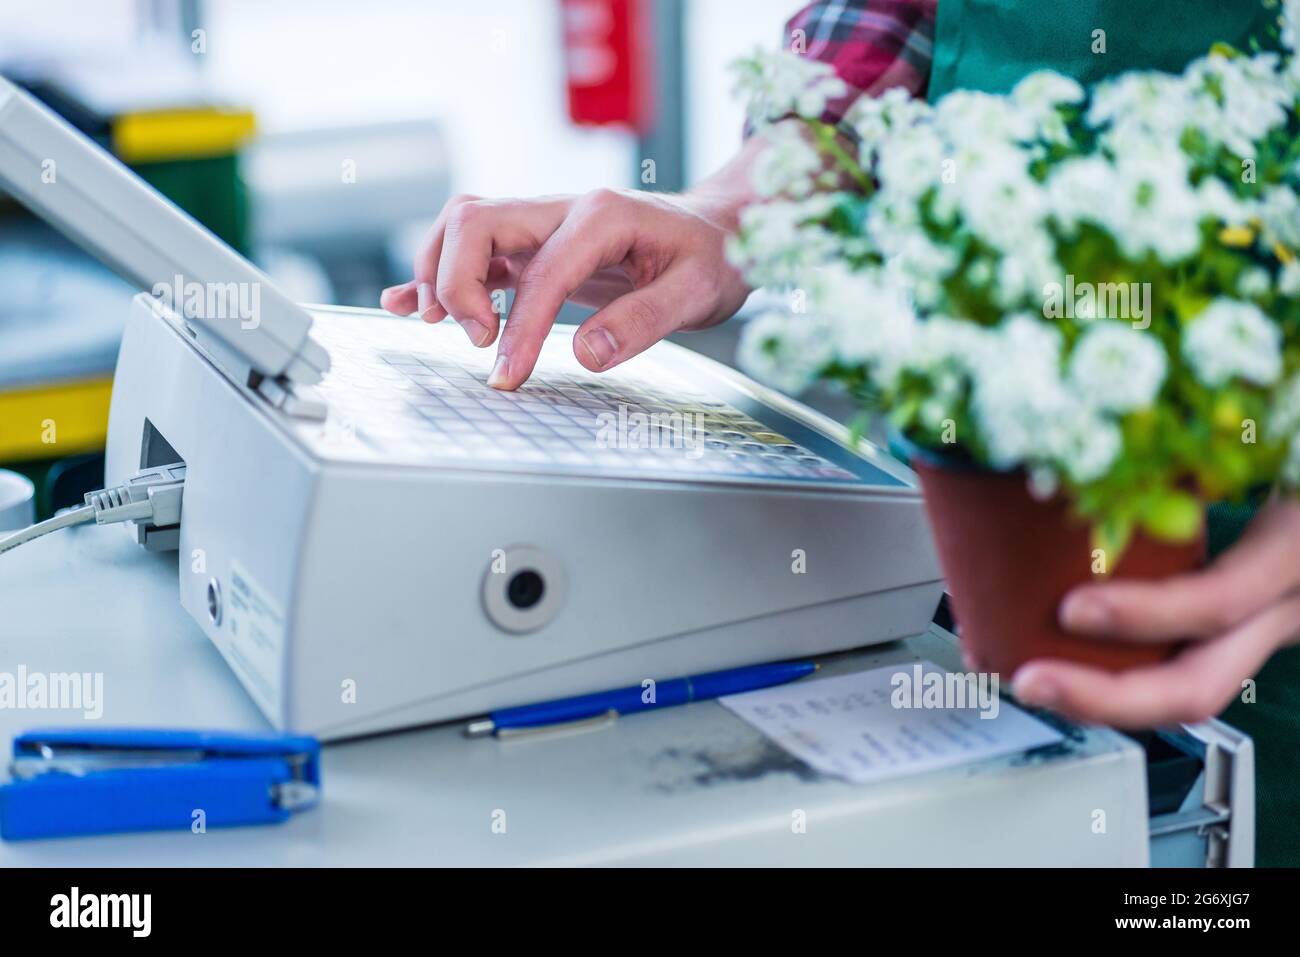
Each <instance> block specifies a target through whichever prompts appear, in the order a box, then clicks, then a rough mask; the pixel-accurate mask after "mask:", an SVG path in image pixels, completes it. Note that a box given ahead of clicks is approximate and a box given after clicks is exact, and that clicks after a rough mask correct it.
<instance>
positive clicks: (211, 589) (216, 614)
mask: <svg viewBox="0 0 1300 957" xmlns="http://www.w3.org/2000/svg"><path fill="white" fill-rule="evenodd" d="M208 617H209V618H211V619H212V623H213V624H214V625H216V626H217V627H220V626H221V584H220V583H219V582H218V581H217V580H216V579H215V578H213V579H211V580H209V582H208Z"/></svg>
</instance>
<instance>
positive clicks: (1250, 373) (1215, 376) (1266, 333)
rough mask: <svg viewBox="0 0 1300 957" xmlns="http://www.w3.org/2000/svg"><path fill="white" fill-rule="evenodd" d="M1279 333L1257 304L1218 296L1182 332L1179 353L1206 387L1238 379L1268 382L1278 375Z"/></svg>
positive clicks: (1280, 343) (1279, 360)
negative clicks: (1180, 352)
mask: <svg viewBox="0 0 1300 957" xmlns="http://www.w3.org/2000/svg"><path fill="white" fill-rule="evenodd" d="M1281 346H1282V333H1281V332H1280V331H1279V329H1278V327H1277V326H1276V325H1275V324H1274V323H1273V322H1272V321H1271V320H1270V319H1269V318H1268V317H1267V316H1266V315H1264V313H1263V312H1261V311H1260V309H1259V307H1258V306H1255V305H1254V304H1252V303H1248V302H1238V301H1236V300H1233V299H1226V298H1222V297H1220V298H1218V299H1215V300H1214V301H1213V302H1211V303H1210V304H1209V306H1207V307H1206V308H1205V310H1204V311H1202V312H1201V313H1200V315H1198V316H1197V317H1196V318H1195V319H1193V320H1192V321H1191V324H1190V325H1189V326H1188V327H1187V329H1186V331H1185V332H1184V333H1183V355H1184V356H1185V357H1186V358H1187V361H1188V362H1189V363H1190V364H1191V366H1192V370H1193V371H1194V372H1195V373H1196V377H1197V378H1198V379H1200V380H1201V382H1202V383H1204V384H1205V385H1207V386H1209V387H1210V388H1218V387H1219V386H1221V385H1224V384H1225V383H1226V382H1228V381H1229V380H1230V379H1233V378H1241V379H1245V380H1246V381H1247V382H1253V383H1255V384H1256V385H1271V384H1272V383H1274V382H1276V381H1277V378H1278V376H1279V375H1281V374H1282V352H1281Z"/></svg>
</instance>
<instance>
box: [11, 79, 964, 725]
mask: <svg viewBox="0 0 1300 957" xmlns="http://www.w3.org/2000/svg"><path fill="white" fill-rule="evenodd" d="M0 186H3V188H4V189H5V190H6V191H8V192H9V193H11V194H12V195H13V196H14V197H16V198H17V199H18V200H19V201H20V202H22V203H24V204H25V205H26V206H28V207H29V208H30V209H32V210H33V211H34V212H36V213H37V214H39V215H41V216H42V217H43V218H45V219H46V220H48V221H49V222H50V223H51V224H53V225H54V226H55V227H57V228H59V229H60V230H62V231H63V232H65V233H66V234H68V235H69V236H70V237H71V238H73V239H75V240H76V241H77V242H79V243H80V244H81V245H83V246H84V247H85V248H86V249H87V250H88V251H90V252H91V253H92V254H94V255H95V256H97V257H98V258H100V259H101V260H103V261H104V262H105V263H107V264H108V265H109V266H111V267H112V268H114V269H115V270H116V271H117V272H119V273H120V274H121V275H122V276H124V277H125V278H127V279H128V280H130V281H131V282H133V283H134V284H135V285H136V286H137V288H139V289H140V290H142V292H141V294H140V295H139V296H137V297H136V299H135V300H134V302H133V305H132V307H131V312H130V316H129V318H128V321H127V324H126V329H125V334H124V338H123V341H122V346H121V351H120V355H119V359H118V363H117V370H116V375H115V380H114V388H113V397H112V405H111V413H110V420H109V435H108V447H107V476H106V478H107V482H108V484H109V485H119V484H122V483H127V482H129V481H130V480H131V479H132V476H135V475H137V474H138V473H140V472H141V471H142V470H149V469H155V468H162V467H168V468H170V467H181V466H183V467H184V472H183V473H179V472H177V473H176V474H183V475H184V477H185V478H184V499H183V506H182V509H181V512H180V517H179V521H177V522H174V523H172V524H170V525H159V524H157V523H148V522H140V523H136V524H135V526H134V527H133V528H132V529H131V531H132V533H133V534H134V535H135V536H136V538H137V540H138V542H139V543H140V545H141V546H143V547H145V548H148V549H153V550H166V549H176V550H179V553H180V555H179V561H178V567H179V593H180V603H181V605H182V606H183V608H184V609H185V611H186V612H187V613H188V614H189V616H190V617H192V618H193V619H194V621H195V622H196V623H197V624H198V626H199V627H200V628H201V629H202V630H203V632H204V633H205V634H206V635H207V636H208V638H209V639H211V641H212V642H213V643H214V644H215V645H216V647H217V648H218V649H219V650H220V652H221V654H222V656H223V657H224V659H225V660H226V662H228V664H229V666H230V667H231V668H232V669H233V671H234V672H235V674H236V675H238V677H239V679H240V681H241V683H242V684H243V686H244V687H245V688H246V689H247V691H248V694H249V695H250V696H251V697H252V699H253V700H254V701H255V702H256V703H257V705H258V707H259V708H260V709H261V711H262V712H263V713H264V714H265V716H266V717H267V719H268V720H269V721H270V722H271V723H272V724H273V725H275V726H276V727H277V728H282V729H286V730H292V731H296V732H305V733H311V734H315V735H318V736H320V737H322V738H326V739H330V738H344V737H351V736H356V735H362V734H368V733H373V732H378V731H383V730H386V729H391V728H397V727H404V726H410V725H417V724H425V723H429V722H435V721H440V720H445V719H451V718H455V717H458V716H463V715H470V714H475V713H481V712H483V711H486V710H489V709H493V708H500V707H505V706H510V705H515V704H522V703H526V702H530V701H538V700H546V699H550V698H556V697H561V696H565V695H570V694H577V693H582V692H588V691H595V690H600V689H604V688H611V687H617V686H622V685H628V684H634V683H638V682H640V681H642V680H644V679H646V678H659V677H672V676H677V675H685V674H691V673H696V672H701V671H708V670H711V669H720V668H726V667H733V666H740V665H744V664H748V663H754V662H761V661H770V660H776V659H782V658H794V657H806V656H810V655H814V654H820V653H827V652H834V651H837V650H841V649H846V648H850V647H859V646H863V645H870V644H873V643H879V642H886V641H890V640H892V639H896V638H901V637H904V636H908V635H914V634H917V633H918V632H922V631H924V630H925V628H926V627H927V625H928V623H929V621H930V619H931V616H932V615H933V613H934V611H935V607H936V604H937V603H938V601H939V598H940V596H941V594H942V582H941V576H940V572H939V568H938V565H937V562H936V559H935V555H934V552H933V550H932V547H931V544H930V538H929V534H928V529H927V526H926V521H925V516H924V511H923V508H922V503H921V499H920V495H919V493H918V491H917V489H916V487H915V485H914V484H913V481H912V477H911V473H910V472H909V471H908V469H907V468H906V467H904V466H903V465H901V464H900V463H898V462H896V461H894V460H892V459H891V458H889V457H888V456H887V455H885V454H883V453H882V452H881V451H879V450H877V449H875V448H874V447H872V446H871V445H869V444H867V443H865V442H861V441H857V440H854V439H852V438H851V437H850V436H849V434H848V433H847V432H846V430H844V429H843V428H842V427H841V426H839V425H837V424H835V423H833V422H831V421H829V420H827V419H825V418H823V417H821V416H819V415H817V414H816V413H814V412H812V411H811V410H809V409H807V408H805V407H803V406H802V405H800V404H798V403H796V402H794V401H792V400H791V399H789V398H787V397H784V396H782V395H780V394H778V393H776V392H773V391H771V390H768V389H765V388H763V387H762V386H760V385H758V384H757V383H754V382H752V381H750V380H748V379H747V378H745V377H743V376H741V375H739V374H737V373H736V372H734V371H731V370H730V369H728V368H726V367H724V366H722V365H720V364H718V363H715V362H713V361H710V360H707V359H705V358H702V357H701V356H699V355H697V354H695V353H692V352H690V351H688V350H686V349H683V348H681V347H678V346H676V345H672V344H669V343H661V344H659V345H656V346H655V347H653V348H651V349H650V350H648V351H647V352H645V353H643V354H642V355H640V356H637V357H636V358H634V359H632V360H631V361H629V362H627V363H625V364H624V365H623V366H621V367H619V368H618V369H617V370H615V371H612V372H609V373H604V374H600V375H595V374H592V373H589V372H588V371H587V370H585V369H584V368H583V367H581V366H580V365H579V364H578V363H577V361H576V359H574V357H573V351H572V343H571V341H570V339H571V334H570V332H569V331H568V330H567V329H565V328H563V327H559V328H557V329H556V330H555V331H554V332H552V333H551V335H550V338H549V339H548V341H547V343H546V346H545V348H544V350H543V353H542V358H541V361H540V362H539V363H538V366H537V372H536V374H535V375H534V376H533V378H532V379H530V380H529V382H528V383H527V384H525V385H524V386H523V387H521V388H520V389H519V390H518V391H516V392H510V393H506V392H499V391H497V390H494V389H492V388H490V387H488V386H487V384H486V378H487V374H488V366H489V361H490V357H489V356H488V355H487V354H486V353H485V352H483V351H480V350H477V349H474V348H473V347H472V346H470V344H469V343H468V342H466V341H465V339H464V336H463V334H461V333H460V332H459V330H457V329H456V328H454V327H453V326H450V325H448V324H446V323H444V324H442V325H434V326H430V325H426V324H424V323H421V322H418V321H416V320H411V319H404V318H397V317H392V316H388V315H386V314H384V313H380V312H377V311H372V310H359V309H343V308H332V307H307V306H302V305H299V304H298V303H295V302H293V301H292V300H291V299H289V298H288V297H287V296H285V295H284V294H283V293H282V292H281V291H279V290H277V289H276V287H275V285H274V283H273V282H272V281H271V280H270V279H268V278H267V277H266V276H265V275H263V274H262V273H260V272H258V271H257V270H256V269H255V268H254V267H253V266H252V265H251V264H249V263H248V262H247V261H246V260H244V259H243V258H242V257H240V256H239V255H237V254H236V253H235V252H234V251H232V250H231V249H230V248H228V247H227V246H225V245H224V244H222V243H221V242H220V241H219V240H217V239H215V238H214V237H213V236H211V235H210V234H209V233H207V232H206V231H205V230H204V229H203V228H202V227H201V226H199V225H198V224H197V223H195V222H194V221H193V220H191V219H190V218H189V217H188V216H186V215H185V214H184V213H182V212H181V211H179V210H178V209H177V208H175V207H174V206H173V205H171V204H170V203H168V202H167V201H166V200H165V199H163V198H162V197H160V196H159V195H158V194H157V193H155V192H154V191H153V190H152V189H151V188H149V187H148V186H147V185H145V184H144V183H143V182H141V181H140V180H139V179H137V178H136V177H135V176H133V175H132V174H131V173H130V172H129V171H127V170H126V169H125V168H123V167H122V166H120V165H119V164H118V163H117V162H116V161H115V160H113V159H112V158H111V157H109V156H108V155H107V154H106V153H104V152H103V151H102V150H100V149H99V148H97V147H96V146H94V145H93V144H92V143H91V142H90V141H88V140H86V139H85V138H84V137H82V136H81V135H80V134H78V133H76V132H75V131H74V130H72V129H71V127H69V126H68V125H67V124H66V123H64V122H63V121H62V120H61V119H59V118H58V117H57V116H55V115H54V114H53V113H52V112H50V111H49V110H47V109H46V108H45V107H44V106H42V105H41V104H39V103H37V102H36V101H35V100H33V99H32V98H30V97H29V96H28V95H26V94H25V93H24V92H22V91H20V90H18V89H17V88H15V87H13V86H12V85H10V84H8V83H6V82H4V81H3V80H0Z"/></svg>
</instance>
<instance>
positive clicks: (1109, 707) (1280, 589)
mask: <svg viewBox="0 0 1300 957" xmlns="http://www.w3.org/2000/svg"><path fill="white" fill-rule="evenodd" d="M1059 614H1060V619H1061V623H1062V625H1063V626H1064V627H1065V628H1066V629H1067V630H1070V631H1074V632H1077V633H1079V634H1083V635H1088V636H1090V637H1094V638H1096V639H1098V640H1103V641H1112V640H1113V641H1139V642H1140V641H1168V640H1170V639H1185V640H1187V644H1186V646H1184V647H1183V648H1181V649H1179V651H1178V652H1177V653H1176V654H1175V655H1174V656H1173V657H1172V658H1170V659H1169V660H1168V661H1164V662H1161V663H1160V664H1157V665H1150V666H1147V667H1142V668H1134V669H1131V670H1129V671H1123V672H1119V673H1114V674H1112V673H1110V672H1106V671H1102V670H1100V669H1097V668H1091V667H1088V666H1085V665H1079V664H1074V663H1072V662H1065V661H1051V660H1039V661H1031V662H1028V663H1026V664H1025V665H1023V666H1022V667H1021V668H1020V669H1019V670H1018V671H1017V672H1016V674H1015V676H1014V678H1013V679H1012V690H1013V692H1014V693H1015V695H1016V697H1017V698H1019V699H1020V700H1021V701H1023V702H1025V703H1027V704H1031V705H1037V706H1040V707H1045V708H1051V709H1052V710H1055V711H1059V712H1062V713H1063V714H1065V715H1067V716H1069V717H1071V718H1073V719H1075V720H1078V721H1090V722H1097V723H1101V724H1110V725H1114V726H1117V727H1125V728H1153V727H1161V726H1168V725H1172V724H1177V723H1179V722H1195V721H1200V720H1203V719H1205V718H1208V717H1211V716H1213V715H1215V714H1217V713H1218V712H1219V711H1221V710H1222V709H1223V708H1224V707H1225V706H1226V705H1227V704H1228V702H1229V701H1231V700H1232V699H1233V698H1234V697H1235V696H1236V695H1238V694H1239V693H1240V692H1241V689H1242V682H1243V681H1244V680H1245V679H1247V678H1249V677H1251V676H1252V675H1254V674H1255V673H1256V672H1257V671H1259V669H1260V668H1261V667H1262V666H1263V664H1264V662H1265V661H1267V660H1268V658H1269V656H1270V655H1272V654H1273V652H1274V651H1276V650H1277V649H1278V648H1281V647H1283V646H1285V645H1288V644H1291V643H1294V642H1295V641H1297V639H1300V501H1297V500H1295V499H1289V498H1275V499H1274V500H1272V501H1270V502H1269V503H1268V504H1267V505H1266V506H1265V507H1264V508H1263V509H1261V511H1260V512H1259V514H1258V515H1256V516H1255V518H1254V520H1253V521H1252V522H1251V524H1250V526H1249V527H1248V528H1247V530H1246V533H1245V535H1243V536H1242V538H1241V541H1239V542H1238V543H1237V544H1236V545H1235V546H1234V547H1233V548H1231V549H1230V550H1229V551H1227V552H1225V553H1224V554H1223V555H1222V556H1220V557H1219V559H1218V560H1217V561H1215V562H1214V563H1213V564H1212V565H1211V566H1210V567H1208V568H1206V569H1204V570H1202V571H1196V572H1190V573H1188V574H1184V575H1176V576H1173V577H1171V578H1167V579H1164V580H1161V581H1149V582H1148V581H1113V582H1106V583H1099V584H1088V585H1082V586H1080V587H1078V588H1075V589H1074V590H1073V591H1071V592H1070V593H1069V594H1068V595H1066V597H1065V600H1064V601H1063V602H1062V603H1061V606H1060V611H1059Z"/></svg>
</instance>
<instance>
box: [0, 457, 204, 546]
mask: <svg viewBox="0 0 1300 957" xmlns="http://www.w3.org/2000/svg"><path fill="white" fill-rule="evenodd" d="M184 494H185V466H184V465H164V466H161V467H160V468H154V469H146V470H145V471H143V472H137V473H136V474H135V475H133V476H131V478H130V479H129V480H128V481H127V482H126V484H124V485H117V486H114V487H113V488H106V489H100V490H99V491H97V492H87V493H86V504H85V505H82V506H80V507H78V508H70V509H68V510H67V511H64V512H60V513H59V514H58V515H55V516H54V517H53V518H50V519H46V520H45V521H43V522H38V523H37V524H35V525H32V526H31V527H30V528H24V529H22V530H20V531H17V532H14V533H12V534H10V535H6V536H2V537H0V554H3V553H4V552H7V551H9V550H10V549H11V548H17V547H18V546H19V545H22V544H25V543H26V542H30V541H32V540H33V539H36V538H40V537H41V536H42V535H48V534H49V533H50V532H57V531H58V530H59V529H61V528H71V527H72V526H74V525H88V524H89V523H91V522H94V523H95V524H97V525H115V524H117V523H118V522H135V523H137V524H138V525H140V526H142V527H143V528H145V529H164V528H175V527H176V526H178V525H180V523H181V500H182V498H183V497H184Z"/></svg>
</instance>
